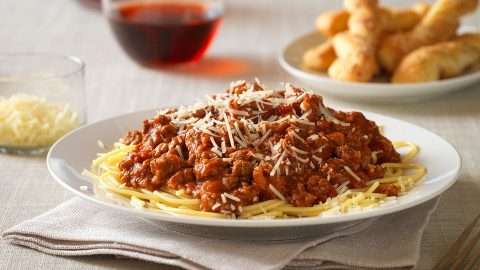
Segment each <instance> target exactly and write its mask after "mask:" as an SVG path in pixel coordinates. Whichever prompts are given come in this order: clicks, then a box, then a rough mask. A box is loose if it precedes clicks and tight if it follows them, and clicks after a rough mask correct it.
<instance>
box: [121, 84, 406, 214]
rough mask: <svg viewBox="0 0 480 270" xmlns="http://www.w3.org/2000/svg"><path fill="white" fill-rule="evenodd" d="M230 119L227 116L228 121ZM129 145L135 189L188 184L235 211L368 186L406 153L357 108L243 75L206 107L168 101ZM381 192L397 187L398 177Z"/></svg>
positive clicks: (203, 198) (299, 202) (208, 204)
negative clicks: (172, 105)
mask: <svg viewBox="0 0 480 270" xmlns="http://www.w3.org/2000/svg"><path fill="white" fill-rule="evenodd" d="M225 118H226V119H225ZM122 140H123V143H125V144H130V145H136V147H135V150H134V151H132V152H131V153H130V154H129V155H128V156H127V157H125V158H124V160H123V161H122V162H121V163H120V164H119V168H120V171H121V181H122V182H124V183H125V184H126V185H127V186H129V187H132V188H145V189H148V190H151V191H153V190H158V189H160V188H170V189H174V190H180V189H183V190H185V192H186V193H187V194H189V195H191V196H193V197H195V198H198V199H199V200H200V202H201V203H200V208H201V210H203V211H212V212H221V213H226V214H238V213H239V212H240V211H241V209H242V207H243V206H247V205H251V204H253V203H256V202H261V201H265V200H270V199H284V200H286V201H287V202H288V203H290V204H292V205H294V206H312V205H315V204H318V203H319V202H325V201H326V200H327V199H328V198H331V197H335V196H337V195H338V192H339V190H338V189H339V187H340V186H342V184H343V186H347V187H348V188H362V187H365V186H366V183H367V182H368V181H370V180H372V179H377V178H382V177H383V176H384V174H385V172H384V169H383V168H382V166H381V164H382V163H384V162H400V155H399V154H398V153H397V152H396V151H395V149H394V147H393V145H392V143H391V142H390V141H389V140H388V139H387V138H385V137H384V136H383V135H382V134H381V133H380V131H379V128H378V126H377V125H376V124H375V123H374V122H372V121H369V120H368V119H366V118H365V116H364V115H363V114H362V113H360V112H341V111H335V110H333V109H330V108H326V107H325V106H324V105H323V100H322V97H321V96H318V95H315V94H312V93H308V92H306V91H304V90H302V89H300V88H295V87H292V86H290V85H287V86H286V89H285V90H279V91H267V90H264V89H263V88H262V86H261V85H260V84H259V83H258V82H254V83H253V84H248V83H246V82H244V81H239V82H237V83H235V84H232V86H231V87H230V89H228V90H227V92H226V93H224V94H218V95H214V96H211V97H210V102H209V103H208V104H206V105H204V106H200V107H199V106H194V107H191V108H187V109H182V110H177V109H170V110H167V111H164V112H162V113H159V114H158V115H157V116H156V117H154V118H153V119H148V120H145V121H144V123H143V128H142V129H140V130H135V131H131V132H129V133H128V134H127V135H126V136H125V137H124V138H123V139H122ZM377 192H382V193H385V194H387V195H390V196H391V195H397V194H398V192H399V191H398V189H397V188H396V187H395V186H393V185H381V186H380V187H379V189H378V190H377Z"/></svg>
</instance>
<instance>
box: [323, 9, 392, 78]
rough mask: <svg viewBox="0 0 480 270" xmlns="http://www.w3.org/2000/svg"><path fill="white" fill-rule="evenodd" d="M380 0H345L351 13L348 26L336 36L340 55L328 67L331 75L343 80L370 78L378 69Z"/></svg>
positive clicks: (337, 52)
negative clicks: (376, 54) (376, 50)
mask: <svg viewBox="0 0 480 270" xmlns="http://www.w3.org/2000/svg"><path fill="white" fill-rule="evenodd" d="M377 2H378V1H374V0H345V2H344V3H345V7H346V8H347V10H348V11H349V12H350V14H351V16H350V19H349V21H348V25H349V30H348V32H343V33H340V34H337V35H336V36H335V37H334V38H333V46H334V49H335V53H336V54H337V57H338V58H337V59H336V60H335V61H334V62H333V63H332V65H331V66H330V68H329V69H328V75H330V77H332V78H335V79H338V80H344V81H356V82H367V81H369V80H370V79H371V78H372V77H373V76H374V75H375V74H376V73H377V72H378V64H377V61H376V57H375V48H376V46H377V41H378V37H379V35H380V33H381V31H382V28H381V24H380V19H379V16H378V3H377Z"/></svg>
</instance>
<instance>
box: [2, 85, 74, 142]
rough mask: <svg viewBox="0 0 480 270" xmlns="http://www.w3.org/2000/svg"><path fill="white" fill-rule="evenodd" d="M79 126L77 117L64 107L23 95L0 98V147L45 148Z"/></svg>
mask: <svg viewBox="0 0 480 270" xmlns="http://www.w3.org/2000/svg"><path fill="white" fill-rule="evenodd" d="M79 124H80V123H79V118H78V114H77V113H76V112H75V111H73V110H72V108H71V107H70V105H68V104H65V105H59V104H53V103H49V102H48V101H47V100H46V99H45V98H41V97H36V96H31V95H25V94H18V95H13V96H11V97H9V98H1V97H0V145H4V146H15V147H41V146H48V145H51V144H52V143H54V142H55V141H56V140H57V139H59V138H60V137H61V136H63V135H65V134H66V133H67V132H69V131H71V130H73V129H75V128H76V127H78V126H79Z"/></svg>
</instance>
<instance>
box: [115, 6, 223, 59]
mask: <svg viewBox="0 0 480 270" xmlns="http://www.w3.org/2000/svg"><path fill="white" fill-rule="evenodd" d="M109 21H110V25H111V26H112V29H113V32H114V33H115V36H116V38H117V40H118V41H119V43H120V44H121V46H122V47H123V49H124V50H125V51H126V52H127V54H128V55H129V56H130V57H131V58H132V59H133V60H135V61H136V62H138V63H140V64H142V65H145V66H150V67H156V66H164V65H167V64H176V63H184V62H190V61H196V60H199V59H200V58H201V57H202V56H203V54H204V53H205V51H206V50H207V48H208V46H209V45H210V42H211V41H212V39H213V37H214V36H215V34H216V32H217V29H218V25H219V24H220V21H221V17H220V14H212V10H208V7H207V6H206V5H204V4H202V3H196V2H194V1H193V2H187V3H182V2H178V3H171V2H170V3H169V2H155V1H146V2H142V1H138V2H127V3H125V4H123V5H122V4H121V5H119V6H118V7H116V8H115V9H114V10H112V11H111V14H110V16H109Z"/></svg>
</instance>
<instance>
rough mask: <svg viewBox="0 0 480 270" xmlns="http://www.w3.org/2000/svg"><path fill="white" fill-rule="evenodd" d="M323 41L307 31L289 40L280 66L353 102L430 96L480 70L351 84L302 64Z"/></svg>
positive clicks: (473, 78)
mask: <svg viewBox="0 0 480 270" xmlns="http://www.w3.org/2000/svg"><path fill="white" fill-rule="evenodd" d="M324 40H325V38H324V37H323V36H322V35H321V34H320V33H318V32H312V33H309V34H306V35H304V36H302V37H300V38H298V39H297V40H295V41H293V42H292V43H290V44H289V45H288V46H287V47H286V48H285V49H284V50H283V52H282V54H281V55H280V57H279V62H280V65H281V66H282V67H283V68H284V69H285V70H286V71H287V72H288V73H290V75H292V76H293V77H295V78H297V79H299V80H300V81H302V82H304V83H305V84H307V85H309V86H310V87H312V88H313V90H316V91H318V92H319V93H321V94H325V95H329V96H334V97H337V98H342V99H349V100H355V101H368V102H381V103H400V102H412V101H421V100H425V99H429V98H433V97H436V96H439V95H442V94H445V93H447V92H451V91H456V90H461V89H463V88H465V87H467V86H469V85H472V84H474V83H476V82H478V81H480V72H475V73H471V74H467V75H462V76H459V77H456V78H451V79H446V80H440V81H435V82H429V83H409V84H390V83H385V82H383V83H382V82H370V83H354V82H345V81H339V80H335V79H331V78H330V77H328V76H327V75H326V74H325V73H320V72H315V71H311V70H307V69H305V68H303V67H302V58H303V53H304V52H305V51H306V50H308V49H310V48H312V47H314V46H316V45H318V44H320V43H321V42H323V41H324Z"/></svg>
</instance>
